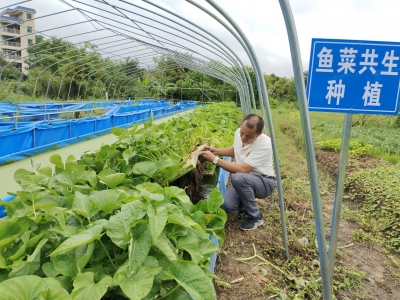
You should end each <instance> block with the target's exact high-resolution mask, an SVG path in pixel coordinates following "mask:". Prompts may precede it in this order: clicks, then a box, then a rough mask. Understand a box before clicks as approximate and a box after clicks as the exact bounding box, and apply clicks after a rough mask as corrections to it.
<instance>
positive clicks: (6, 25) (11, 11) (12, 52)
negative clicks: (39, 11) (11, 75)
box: [0, 6, 36, 72]
mask: <svg viewBox="0 0 400 300" xmlns="http://www.w3.org/2000/svg"><path fill="white" fill-rule="evenodd" d="M35 14H36V11H35V10H34V9H32V8H28V7H23V6H16V7H15V8H7V9H6V10H3V11H2V12H0V22H1V27H0V36H1V39H0V58H2V59H4V60H6V61H9V62H12V63H13V65H14V66H15V67H16V68H17V69H18V70H19V71H21V72H25V71H26V69H27V64H26V63H24V59H26V58H27V56H28V51H27V48H28V45H29V44H31V43H33V42H34V41H35V21H34V15H35Z"/></svg>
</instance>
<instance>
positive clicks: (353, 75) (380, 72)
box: [307, 39, 400, 299]
mask: <svg viewBox="0 0 400 300" xmlns="http://www.w3.org/2000/svg"><path fill="white" fill-rule="evenodd" d="M399 72H400V43H393V42H374V41H358V40H331V39H313V40H312V45H311V56H310V66H309V71H308V81H307V102H308V109H309V111H320V112H339V113H340V112H342V113H345V119H344V125H343V134H342V145H341V150H340V159H339V169H338V176H337V181H336V191H335V200H334V207H333V213H332V224H331V233H330V243H329V245H330V246H329V252H328V256H327V259H328V262H325V263H323V264H322V267H323V266H328V270H326V271H327V273H328V276H329V281H330V283H332V277H333V270H334V264H335V255H336V248H337V240H338V232H339V221H340V213H341V207H342V200H343V189H344V179H345V174H346V166H347V160H348V148H349V142H350V132H351V125H352V116H353V114H355V113H358V114H383V115H396V116H397V114H398V108H399V92H400V77H399ZM319 252H320V253H321V249H319ZM320 255H321V254H320ZM322 259H323V258H322ZM324 299H325V298H324Z"/></svg>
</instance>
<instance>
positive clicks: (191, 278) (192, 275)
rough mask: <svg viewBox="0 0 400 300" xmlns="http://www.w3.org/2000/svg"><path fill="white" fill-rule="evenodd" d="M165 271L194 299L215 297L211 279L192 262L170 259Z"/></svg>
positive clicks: (201, 299)
mask: <svg viewBox="0 0 400 300" xmlns="http://www.w3.org/2000/svg"><path fill="white" fill-rule="evenodd" d="M167 272H168V273H169V274H170V275H171V276H172V277H173V278H174V279H175V280H176V281H177V282H178V283H179V284H180V285H181V286H182V287H183V288H184V289H185V290H186V291H187V292H188V293H189V294H190V295H191V296H192V298H193V299H194V300H214V299H216V298H217V296H216V294H215V290H214V285H213V283H212V281H211V279H210V278H208V277H207V275H206V274H205V273H204V271H203V270H202V269H201V268H200V267H199V266H198V265H197V264H195V263H194V262H192V261H183V260H175V261H172V262H171V263H170V264H169V266H168V269H167Z"/></svg>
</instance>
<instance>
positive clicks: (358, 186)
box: [345, 166, 400, 252]
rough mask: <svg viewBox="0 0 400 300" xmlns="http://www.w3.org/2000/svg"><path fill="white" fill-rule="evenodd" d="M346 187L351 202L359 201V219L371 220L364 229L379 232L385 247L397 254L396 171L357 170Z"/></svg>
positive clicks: (399, 179)
mask: <svg viewBox="0 0 400 300" xmlns="http://www.w3.org/2000/svg"><path fill="white" fill-rule="evenodd" d="M345 187H346V190H347V191H348V192H349V194H348V196H349V198H350V199H351V200H353V201H361V203H362V211H361V216H362V219H367V220H370V221H369V223H368V224H367V225H368V226H366V227H367V229H369V230H373V231H377V232H381V233H382V234H383V235H384V236H385V237H386V239H387V245H386V246H387V247H388V248H390V249H393V250H395V251H397V252H400V221H399V216H400V209H399V205H398V199H399V198H400V171H399V169H398V168H396V167H394V166H393V167H379V168H375V169H372V170H360V171H358V172H354V173H352V174H351V175H349V176H348V178H347V179H346V183H345ZM373 220H376V221H373ZM378 225H379V226H378Z"/></svg>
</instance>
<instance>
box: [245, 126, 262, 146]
mask: <svg viewBox="0 0 400 300" xmlns="http://www.w3.org/2000/svg"><path fill="white" fill-rule="evenodd" d="M256 131H257V127H256V126H254V127H253V128H249V127H247V125H246V122H244V123H243V124H242V125H241V126H240V138H241V139H242V142H243V143H245V144H250V143H252V142H254V141H255V140H256V139H257V137H258V136H259V135H260V134H261V133H256Z"/></svg>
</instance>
